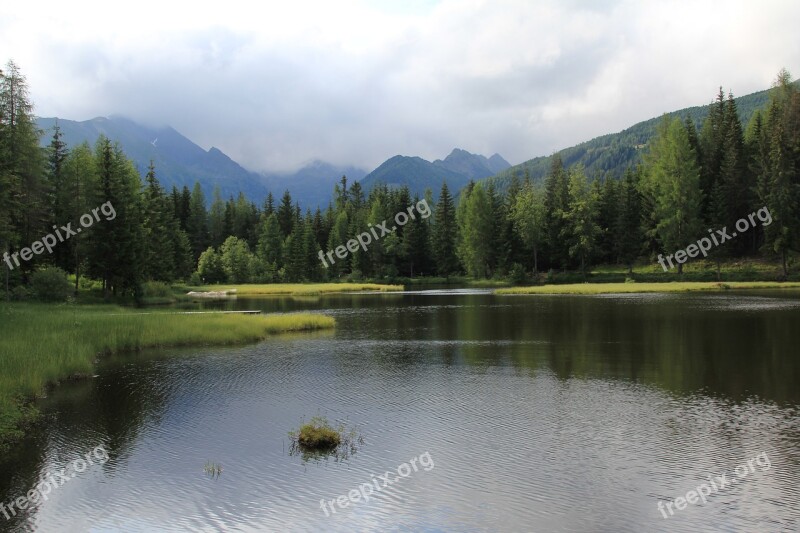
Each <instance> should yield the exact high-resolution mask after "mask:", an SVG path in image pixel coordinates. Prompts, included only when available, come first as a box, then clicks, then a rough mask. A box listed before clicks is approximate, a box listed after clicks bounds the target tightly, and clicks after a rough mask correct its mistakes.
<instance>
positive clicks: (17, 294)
mask: <svg viewBox="0 0 800 533" xmlns="http://www.w3.org/2000/svg"><path fill="white" fill-rule="evenodd" d="M30 298H31V291H30V289H28V287H26V286H25V285H18V286H16V287H14V288H13V289H11V301H12V302H22V301H24V300H29V299H30Z"/></svg>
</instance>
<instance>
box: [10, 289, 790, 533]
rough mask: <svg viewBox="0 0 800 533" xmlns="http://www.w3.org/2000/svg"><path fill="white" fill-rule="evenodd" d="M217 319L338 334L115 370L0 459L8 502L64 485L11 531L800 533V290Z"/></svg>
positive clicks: (79, 391) (121, 362)
mask: <svg viewBox="0 0 800 533" xmlns="http://www.w3.org/2000/svg"><path fill="white" fill-rule="evenodd" d="M203 307H205V308H227V309H261V310H264V311H266V312H275V311H281V312H291V311H300V310H304V311H305V310H314V311H318V312H321V313H325V314H329V315H332V316H334V317H335V318H336V320H337V327H336V330H335V331H331V332H321V333H311V334H302V335H292V336H281V337H277V338H275V339H270V340H268V341H265V342H262V343H259V344H255V345H246V346H238V347H225V348H201V349H197V348H194V349H182V350H172V349H171V350H162V351H148V352H143V353H140V354H132V355H125V356H115V357H107V358H103V359H101V361H100V364H99V365H98V368H97V372H96V373H97V375H96V376H95V377H94V378H93V379H90V380H85V381H79V382H68V383H65V384H63V385H62V386H60V387H59V388H57V389H55V390H54V391H52V392H51V394H50V395H49V397H48V398H46V399H43V400H42V401H41V402H40V403H39V405H40V407H41V409H42V410H43V412H44V413H45V423H44V424H42V425H41V427H39V428H38V429H37V430H36V431H34V432H33V433H32V434H31V435H30V437H29V438H27V439H26V440H25V442H24V443H23V445H21V446H19V447H18V448H15V449H14V450H12V452H11V453H10V454H7V455H6V456H5V457H4V458H3V459H2V461H0V502H4V503H5V504H8V503H9V502H11V501H12V500H15V499H16V498H17V497H19V496H24V495H25V494H26V493H28V491H29V490H31V489H33V488H34V487H36V486H37V484H39V483H41V482H43V481H46V480H48V479H50V480H51V481H53V482H54V483H53V485H54V488H52V489H51V491H50V492H49V493H48V494H47V495H46V496H47V500H46V501H45V500H44V499H43V498H41V497H40V498H38V499H39V501H38V503H35V504H31V505H30V506H29V507H28V508H27V509H26V510H18V511H17V515H16V516H13V515H10V519H6V518H5V517H4V516H3V514H2V512H0V529H2V528H5V529H7V530H11V529H17V530H31V531H44V532H50V531H97V532H100V531H136V532H138V531H142V532H144V531H221V530H231V531H459V532H461V531H542V532H549V531H615V532H616V531H631V532H641V531H671V532H672V531H687V532H688V531H692V532H694V531H798V530H800V488H798V479H800V409H798V408H799V407H800V386H799V385H800V348H799V347H800V320H798V319H800V292H796V291H764V292H751V291H748V292H734V291H725V292H715V293H705V294H698V293H694V294H628V295H604V296H497V295H493V294H491V293H490V292H489V291H481V290H427V291H409V292H405V293H400V294H342V295H332V296H325V297H320V298H316V297H297V298H270V299H239V300H236V301H229V302H209V303H207V304H205V305H204V306H203ZM317 415H320V416H325V417H327V418H328V419H329V420H331V421H336V422H342V423H344V424H345V425H346V426H347V427H348V428H354V429H355V430H356V431H357V432H358V433H360V434H361V435H362V436H363V439H364V442H363V444H361V445H357V449H356V450H355V452H354V453H352V454H350V455H349V456H346V457H341V456H340V457H323V458H313V457H312V458H307V457H305V458H304V457H303V456H300V455H296V454H292V453H290V445H289V439H288V437H287V433H288V432H289V431H291V430H293V429H296V428H297V427H298V426H299V425H300V424H301V423H302V422H303V421H308V420H309V419H310V418H311V417H313V416H317ZM98 449H101V450H102V451H103V453H102V454H99V455H98V454H95V455H91V454H92V452H93V450H94V451H96V450H98ZM87 454H89V455H88V457H87ZM100 455H102V460H101V459H100ZM78 458H84V460H86V459H88V462H89V463H90V464H86V462H84V464H82V466H83V469H82V471H76V470H80V469H78V467H77V466H76V467H74V468H72V467H71V466H70V465H75V464H77V463H75V461H76V459H78ZM91 462H93V463H94V464H91ZM209 463H210V464H214V465H220V466H221V468H222V472H221V473H219V475H216V474H209V473H207V472H205V471H204V467H205V465H207V464H209ZM65 468H66V470H64V469H65ZM62 471H63V472H64V474H66V476H64V478H62V476H59V475H58V474H57V473H59V472H62ZM722 476H725V479H724V480H723V479H721V477H722ZM40 486H42V487H43V488H42V490H43V492H44V486H43V485H40ZM367 487H369V488H367ZM701 487H704V488H701ZM703 491H707V492H708V494H705V493H704V492H703ZM366 498H369V499H368V500H366ZM321 502H323V503H321ZM659 502H660V505H659ZM5 512H6V513H7V512H8V511H5Z"/></svg>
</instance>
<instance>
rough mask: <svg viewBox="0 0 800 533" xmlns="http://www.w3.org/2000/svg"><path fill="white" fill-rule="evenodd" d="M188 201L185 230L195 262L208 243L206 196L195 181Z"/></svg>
mask: <svg viewBox="0 0 800 533" xmlns="http://www.w3.org/2000/svg"><path fill="white" fill-rule="evenodd" d="M191 194H192V197H191V200H190V202H189V218H188V220H187V221H186V232H187V233H188V235H189V243H190V245H191V248H192V258H193V260H194V261H195V262H197V261H198V260H199V259H200V254H202V253H203V251H204V250H205V249H206V248H207V247H208V245H209V235H208V213H207V212H206V198H205V195H203V189H202V188H201V187H200V183H198V182H195V184H194V188H193V189H192V193H191Z"/></svg>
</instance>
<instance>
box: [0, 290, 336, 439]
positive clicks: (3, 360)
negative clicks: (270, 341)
mask: <svg viewBox="0 0 800 533" xmlns="http://www.w3.org/2000/svg"><path fill="white" fill-rule="evenodd" d="M0 320H2V322H3V328H2V329H3V335H2V336H0V354H2V356H0V450H1V449H4V448H7V447H8V446H10V445H11V444H13V443H14V442H17V441H19V440H20V439H21V438H23V437H24V436H25V434H26V432H27V430H28V429H29V428H30V426H31V424H32V423H33V422H35V421H36V419H37V418H38V415H39V413H38V410H37V409H36V407H35V405H34V402H35V400H36V399H38V398H40V397H42V396H43V394H45V393H46V391H48V390H50V389H51V388H53V387H55V386H58V384H59V383H61V382H64V381H69V380H75V379H85V378H86V377H87V376H91V375H93V374H94V372H93V370H94V368H95V364H96V362H97V360H98V358H99V357H103V356H107V355H111V354H118V353H136V352H138V351H141V350H144V349H151V348H180V347H192V346H225V345H235V344H247V343H250V342H259V341H263V340H266V339H267V338H269V337H271V336H274V335H278V334H282V333H292V332H303V331H315V330H323V329H332V328H334V327H335V325H336V322H335V320H334V319H333V318H332V317H329V316H326V315H321V314H316V313H293V314H269V315H264V314H242V313H214V312H212V313H201V314H196V313H195V314H175V313H169V312H137V311H136V310H131V309H126V308H124V307H118V306H82V305H48V304H30V303H6V302H2V303H0Z"/></svg>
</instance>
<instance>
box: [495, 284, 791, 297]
mask: <svg viewBox="0 0 800 533" xmlns="http://www.w3.org/2000/svg"><path fill="white" fill-rule="evenodd" d="M756 289H800V282H796V281H784V282H780V281H775V282H772V281H729V282H705V281H684V282H681V281H666V282H646V283H570V284H564V285H537V286H527V287H512V288H507V289H498V290H496V291H494V294H498V295H530V294H575V295H594V294H637V293H640V294H641V293H663V294H669V293H677V292H698V291H726V290H756Z"/></svg>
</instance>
